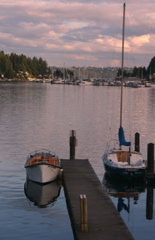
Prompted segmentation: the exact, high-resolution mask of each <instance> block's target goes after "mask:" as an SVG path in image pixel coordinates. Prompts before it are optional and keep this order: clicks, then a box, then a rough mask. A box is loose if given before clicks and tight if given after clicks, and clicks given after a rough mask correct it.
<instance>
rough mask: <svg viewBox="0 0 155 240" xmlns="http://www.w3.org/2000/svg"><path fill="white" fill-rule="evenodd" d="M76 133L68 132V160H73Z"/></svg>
mask: <svg viewBox="0 0 155 240" xmlns="http://www.w3.org/2000/svg"><path fill="white" fill-rule="evenodd" d="M75 146H76V131H75V130H71V131H70V159H75Z"/></svg>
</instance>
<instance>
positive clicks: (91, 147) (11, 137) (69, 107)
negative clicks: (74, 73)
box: [0, 82, 155, 240]
mask: <svg viewBox="0 0 155 240" xmlns="http://www.w3.org/2000/svg"><path fill="white" fill-rule="evenodd" d="M119 90H120V89H119V88H117V87H112V88H110V87H106V86H105V87H103V88H102V87H101V88H100V87H99V88H98V87H95V86H92V87H90V88H89V87H88V88H87V87H86V88H83V87H82V88H81V87H80V88H79V87H77V86H73V85H57V84H55V85H51V84H46V83H43V84H36V83H12V82H9V83H1V88H0V100H1V103H2V104H1V120H0V123H1V125H0V129H1V138H0V141H1V144H0V151H1V155H0V164H1V170H0V171H1V174H0V179H1V183H0V190H1V199H0V203H1V208H2V209H1V216H0V220H1V222H2V226H3V228H1V238H2V239H7V240H12V239H23V240H28V239H33V240H37V239H43V238H44V239H46V240H48V239H50V238H52V237H53V238H54V239H59V240H73V239H74V234H73V228H72V222H71V218H70V213H69V212H68V206H67V204H68V203H67V197H66V193H65V186H64V184H63V183H60V185H58V186H55V185H54V186H53V185H52V184H49V186H48V189H46V188H45V187H42V188H37V189H38V192H40V193H41V195H39V194H38V195H36V196H34V195H30V193H32V194H34V191H33V189H34V188H31V189H32V191H31V192H30V191H29V187H33V186H32V185H31V186H30V185H26V186H27V188H26V189H25V190H26V194H27V196H26V195H25V192H24V186H25V183H26V172H25V168H24V164H25V162H26V159H27V156H28V155H29V153H30V152H33V151H35V150H37V149H40V148H45V149H50V150H54V152H55V153H56V154H57V155H58V156H59V158H60V159H64V160H63V161H66V159H70V154H73V155H74V153H70V152H69V133H70V130H71V129H75V130H76V138H77V143H76V152H75V159H77V160H79V159H82V160H83V159H88V161H89V162H88V165H90V166H91V168H93V171H94V172H95V174H94V173H93V176H94V177H95V179H96V176H97V180H95V181H97V182H96V183H97V184H99V185H98V186H99V188H100V190H101V188H103V193H102V194H101V196H100V197H101V198H103V199H105V195H107V199H108V203H110V202H111V203H112V204H113V207H112V209H114V213H116V216H118V215H119V219H120V218H121V220H120V221H121V222H122V221H123V222H124V224H125V225H124V224H123V228H124V226H125V229H127V230H128V231H129V235H130V236H132V237H133V238H134V239H135V240H137V239H141V240H152V239H153V236H154V222H155V219H154V186H153V184H152V183H151V182H150V183H149V184H147V186H146V185H144V186H143V185H141V184H140V183H136V184H133V185H125V184H123V183H120V182H118V183H117V182H116V181H115V182H111V181H109V179H104V174H105V171H104V166H103V162H102V155H103V153H104V151H105V149H106V143H107V139H109V138H110V136H111V135H113V134H114V135H115V134H116V137H117V134H118V132H117V130H116V127H117V122H118V118H117V115H118V111H117V108H118V105H119V101H118V99H117V95H118V92H119ZM154 90H155V89H154V88H139V89H133V88H124V93H125V94H126V97H127V101H125V103H124V104H125V105H126V106H127V107H128V109H129V110H130V111H131V113H132V115H131V116H132V118H130V122H129V123H130V125H131V127H132V128H130V130H131V131H130V132H131V135H132V136H134V134H135V132H138V133H140V152H142V154H143V158H144V159H145V160H147V148H148V143H154V131H155V128H154V112H155V108H154V96H155V94H154ZM142 99H143V100H142ZM62 103H63V104H62ZM129 103H130V104H129ZM111 106H113V107H112V108H111ZM111 116H113V117H111ZM128 119H129V115H128V114H127V115H125V120H124V121H125V122H127V120H128ZM109 126H111V127H109ZM125 129H126V138H127V140H128V138H129V128H127V127H126V128H125ZM134 141H135V140H134V139H131V142H132V143H134ZM82 160H81V162H82ZM67 161H68V160H67ZM67 161H66V162H67ZM73 161H74V160H73ZM84 162H85V161H84ZM82 168H83V167H82ZM83 171H84V169H83ZM67 174H68V173H67ZM85 176H87V177H88V175H87V174H86V175H85ZM77 184H78V183H77ZM89 184H90V185H91V179H90V183H89ZM93 184H95V182H94V183H93ZM100 184H101V185H100ZM92 186H94V185H92ZM80 187H81V188H83V187H84V186H83V185H82V186H80ZM94 188H95V186H94V187H92V190H94ZM72 189H73V191H74V189H76V185H75V186H72ZM97 189H98V188H97ZM97 189H95V191H96V190H97ZM46 190H48V191H50V194H47V197H46V198H45V196H46V193H48V192H47V191H46ZM81 190H83V189H81ZM100 190H99V192H100ZM101 191H102V190H101ZM79 193H80V195H82V196H83V195H86V197H87V203H88V208H87V210H88V211H87V213H88V215H87V217H88V225H87V226H88V232H81V228H80V227H81V224H80V212H79V211H78V221H79V222H78V224H79V225H78V226H79V228H78V231H79V232H80V233H79V234H80V235H84V236H86V235H87V234H90V233H91V232H90V231H91V229H92V230H93V226H92V225H90V220H91V215H90V210H91V209H90V206H89V204H90V203H91V202H90V201H91V199H90V195H88V193H87V192H86V191H80V190H79ZM79 193H78V194H77V195H76V196H77V198H76V201H77V205H78V208H79V207H80V196H79ZM52 194H54V197H56V199H55V201H54V202H52V199H53V198H52ZM32 196H33V199H32ZM28 197H31V198H30V199H31V200H30V199H29V198H28ZM34 197H38V198H39V197H42V198H39V199H38V200H39V201H36V199H35V198H34ZM32 200H35V201H34V202H33V201H32ZM41 200H42V201H41ZM72 200H74V199H72ZM42 203H43V206H44V207H40V206H39V205H40V204H42ZM97 204H98V203H97V202H95V205H97ZM73 207H74V206H73ZM104 210H105V209H104ZM102 211H103V210H102ZM96 214H99V213H96ZM110 218H113V213H112V216H109V219H110ZM101 219H102V217H101V218H99V219H98V220H101ZM110 224H111V223H110ZM94 226H95V225H94ZM109 227H111V226H109ZM118 231H119V230H118ZM51 233H52V234H51ZM124 233H125V234H126V230H125V232H124ZM97 234H99V232H98V233H97ZM102 234H103V233H102ZM127 235H128V233H127Z"/></svg>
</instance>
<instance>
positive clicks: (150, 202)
mask: <svg viewBox="0 0 155 240" xmlns="http://www.w3.org/2000/svg"><path fill="white" fill-rule="evenodd" d="M153 195H154V189H153V187H147V198H146V219H148V220H152V219H153Z"/></svg>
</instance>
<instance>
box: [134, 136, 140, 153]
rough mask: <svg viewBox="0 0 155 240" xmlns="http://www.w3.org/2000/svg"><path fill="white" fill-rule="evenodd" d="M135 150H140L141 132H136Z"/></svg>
mask: <svg viewBox="0 0 155 240" xmlns="http://www.w3.org/2000/svg"><path fill="white" fill-rule="evenodd" d="M135 151H136V152H140V134H139V133H138V132H137V133H135Z"/></svg>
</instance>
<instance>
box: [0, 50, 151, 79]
mask: <svg viewBox="0 0 155 240" xmlns="http://www.w3.org/2000/svg"><path fill="white" fill-rule="evenodd" d="M154 73H155V57H153V58H152V59H151V61H150V64H149V66H148V68H145V67H134V68H133V71H132V72H127V71H126V70H125V71H124V73H123V75H124V77H137V78H145V79H149V75H154ZM51 75H52V77H54V78H59V77H60V78H67V79H71V78H73V77H74V72H73V71H71V70H69V69H59V68H56V69H55V71H54V72H53V73H52V69H51V67H49V66H48V64H47V62H46V60H43V59H42V58H41V57H40V58H36V57H33V58H30V57H27V56H25V55H23V54H21V55H18V54H16V53H11V54H5V53H4V52H3V51H0V78H7V79H28V78H30V77H31V78H49V77H50V76H51ZM117 75H118V76H121V75H122V73H121V69H119V70H118V73H117Z"/></svg>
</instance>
